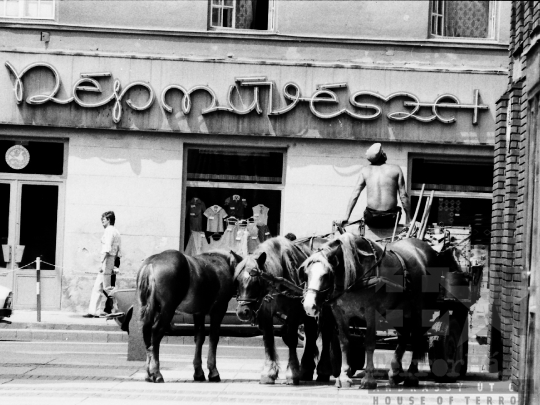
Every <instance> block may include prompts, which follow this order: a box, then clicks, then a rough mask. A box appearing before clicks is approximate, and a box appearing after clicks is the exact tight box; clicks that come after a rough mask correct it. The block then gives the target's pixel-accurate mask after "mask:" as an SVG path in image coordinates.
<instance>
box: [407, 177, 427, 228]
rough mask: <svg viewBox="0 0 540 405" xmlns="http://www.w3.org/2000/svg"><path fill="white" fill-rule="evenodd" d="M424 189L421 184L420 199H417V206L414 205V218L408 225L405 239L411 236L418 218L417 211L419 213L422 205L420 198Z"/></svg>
mask: <svg viewBox="0 0 540 405" xmlns="http://www.w3.org/2000/svg"><path fill="white" fill-rule="evenodd" d="M424 187H426V185H425V184H422V190H421V191H420V197H419V198H418V204H417V205H416V210H415V211H414V217H413V219H412V221H411V223H410V224H409V230H408V231H407V235H405V237H406V238H409V237H410V236H411V235H412V232H413V228H414V227H415V225H416V217H417V216H418V211H420V204H422V197H423V196H424Z"/></svg>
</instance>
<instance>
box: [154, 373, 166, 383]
mask: <svg viewBox="0 0 540 405" xmlns="http://www.w3.org/2000/svg"><path fill="white" fill-rule="evenodd" d="M154 382H155V383H164V382H165V380H164V379H163V376H161V375H158V376H157V377H156V378H154Z"/></svg>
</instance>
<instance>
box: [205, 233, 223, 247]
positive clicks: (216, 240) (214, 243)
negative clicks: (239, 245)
mask: <svg viewBox="0 0 540 405" xmlns="http://www.w3.org/2000/svg"><path fill="white" fill-rule="evenodd" d="M220 249H224V247H223V236H222V235H220V234H219V233H215V234H213V235H212V236H211V237H210V241H209V242H208V250H220Z"/></svg>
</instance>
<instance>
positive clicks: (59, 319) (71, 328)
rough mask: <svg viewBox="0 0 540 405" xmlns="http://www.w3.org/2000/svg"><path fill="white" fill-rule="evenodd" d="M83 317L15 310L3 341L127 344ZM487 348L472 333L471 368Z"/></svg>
mask: <svg viewBox="0 0 540 405" xmlns="http://www.w3.org/2000/svg"><path fill="white" fill-rule="evenodd" d="M82 315H84V314H80V313H74V312H68V311H42V312H41V322H38V321H37V312H36V311H30V310H14V311H13V315H12V316H11V317H10V318H8V320H9V321H10V322H11V324H7V323H0V340H11V341H56V342H62V341H66V342H70V341H71V342H101V343H104V342H126V343H127V342H128V334H127V333H126V332H123V331H121V330H120V327H119V326H118V325H117V323H116V321H114V320H107V319H105V318H83V317H82ZM275 342H276V346H278V347H286V346H285V344H284V343H283V340H282V339H281V338H277V339H276V340H275ZM162 343H163V344H168V343H170V344H189V345H192V344H193V336H165V337H164V338H163V340H162ZM219 344H220V345H231V346H263V340H262V336H255V337H227V336H222V337H221V338H220V340H219ZM487 352H488V346H487V345H479V344H478V343H477V341H476V333H470V337H469V359H470V360H471V361H470V364H476V365H480V368H485V364H486V363H487Z"/></svg>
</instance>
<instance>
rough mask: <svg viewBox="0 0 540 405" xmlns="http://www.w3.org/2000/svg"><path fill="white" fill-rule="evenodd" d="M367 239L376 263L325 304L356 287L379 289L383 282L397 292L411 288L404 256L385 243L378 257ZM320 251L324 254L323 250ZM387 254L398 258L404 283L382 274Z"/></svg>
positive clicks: (310, 289)
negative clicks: (401, 283) (387, 246)
mask: <svg viewBox="0 0 540 405" xmlns="http://www.w3.org/2000/svg"><path fill="white" fill-rule="evenodd" d="M365 240H366V241H367V242H368V243H369V246H370V248H371V250H372V252H373V255H374V256H375V263H374V264H373V265H372V266H371V267H370V268H369V269H368V270H367V271H366V272H365V273H364V275H363V276H362V277H361V278H360V279H358V280H356V281H355V282H354V283H353V284H351V285H350V286H349V287H347V288H345V289H343V290H342V291H338V292H336V293H335V294H333V293H331V294H329V296H328V298H326V299H325V300H324V302H323V305H329V304H331V303H332V302H334V301H335V300H337V299H338V298H339V297H341V296H342V295H343V294H345V293H347V292H351V291H354V290H356V289H362V288H372V287H376V289H379V288H380V286H381V285H383V284H384V285H387V286H389V287H391V288H393V289H395V290H396V292H399V291H401V292H408V291H409V290H410V288H409V286H410V283H411V280H410V273H409V271H408V269H407V266H406V264H405V260H403V257H401V255H400V254H399V253H397V252H396V251H395V250H392V249H387V248H386V245H385V246H384V248H383V252H382V255H381V257H380V258H377V251H376V250H375V247H374V246H373V243H372V242H371V241H370V240H369V239H365ZM319 252H320V253H321V254H323V255H324V253H323V252H322V250H321V251H319ZM387 254H390V255H393V256H394V257H395V258H396V259H397V260H398V262H399V264H400V266H401V270H403V285H399V284H397V283H396V282H394V281H392V280H390V279H388V278H387V277H384V276H381V274H380V264H381V262H382V260H383V259H384V257H385V256H386V255H387ZM373 270H375V275H372V272H373ZM330 289H332V287H329V288H327V289H325V290H322V291H319V290H316V289H314V288H308V289H306V290H305V291H304V295H305V293H306V292H308V291H314V292H315V293H325V292H327V291H329V290H330ZM334 292H335V291H334Z"/></svg>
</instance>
